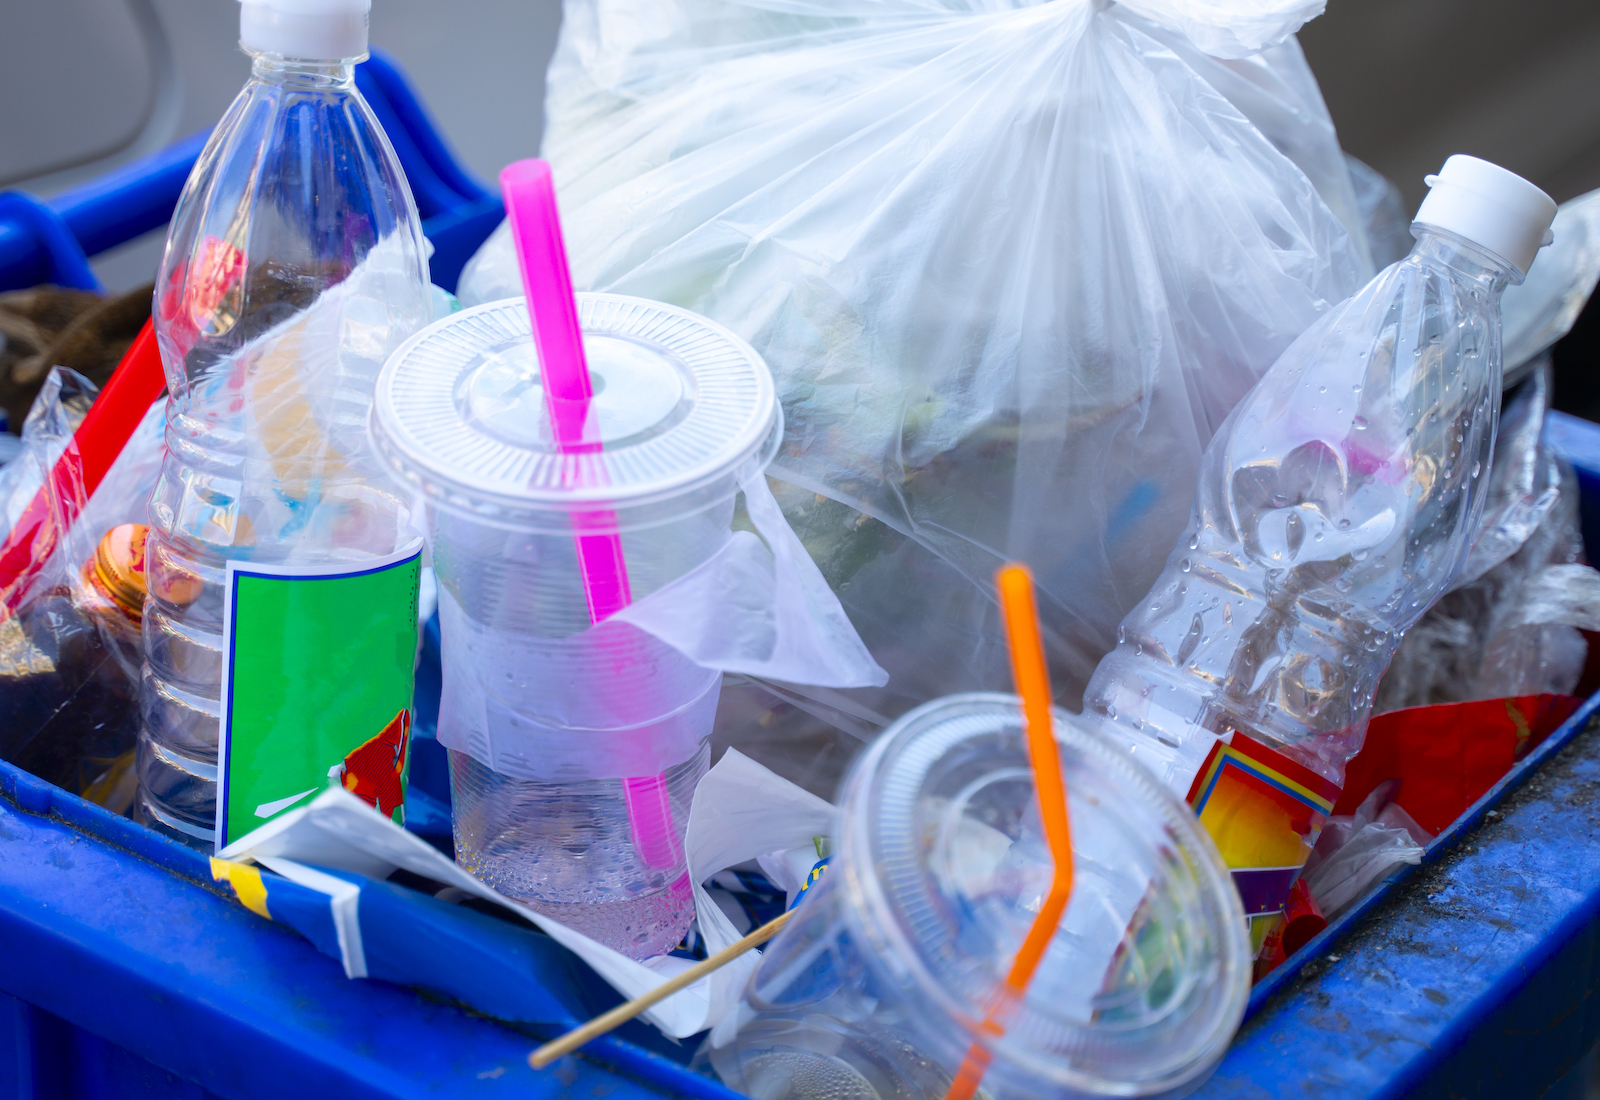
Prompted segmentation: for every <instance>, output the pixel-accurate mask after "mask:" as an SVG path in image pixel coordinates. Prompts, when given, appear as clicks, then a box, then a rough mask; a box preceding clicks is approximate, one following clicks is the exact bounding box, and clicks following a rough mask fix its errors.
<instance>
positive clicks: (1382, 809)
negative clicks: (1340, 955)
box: [1303, 779, 1433, 921]
mask: <svg viewBox="0 0 1600 1100" xmlns="http://www.w3.org/2000/svg"><path fill="white" fill-rule="evenodd" d="M1399 787H1400V781H1399V780H1398V779H1391V780H1389V781H1388V782H1386V783H1380V784H1379V785H1378V786H1377V787H1376V788H1374V789H1373V792H1372V793H1371V794H1369V795H1368V796H1367V797H1366V798H1365V799H1364V800H1363V801H1362V803H1361V806H1360V807H1359V808H1358V809H1357V810H1356V812H1355V813H1354V814H1352V815H1350V816H1348V817H1346V816H1344V815H1342V814H1341V815H1339V816H1337V817H1330V818H1329V819H1328V823H1327V824H1326V825H1324V826H1323V827H1322V835H1321V837H1320V838H1318V840H1317V846H1316V848H1315V849H1313V851H1312V853H1311V858H1310V859H1308V860H1306V869H1305V871H1304V872H1303V875H1304V878H1305V883H1306V886H1307V888H1308V889H1310V891H1311V897H1312V898H1313V899H1314V900H1315V901H1316V903H1317V908H1318V909H1320V910H1322V915H1323V916H1324V917H1326V918H1327V919H1328V920H1330V921H1332V920H1337V919H1338V917H1339V915H1340V914H1341V913H1343V912H1344V911H1345V910H1346V909H1348V908H1350V906H1351V904H1352V903H1354V902H1355V901H1357V900H1358V899H1359V898H1361V897H1362V896H1363V895H1365V894H1366V892H1367V891H1368V890H1369V889H1371V888H1372V884H1373V883H1375V882H1377V881H1378V880H1379V879H1381V878H1384V877H1385V876H1387V875H1388V874H1389V873H1390V872H1392V871H1393V870H1394V869H1395V868H1396V867H1398V866H1400V865H1401V864H1402V863H1411V864H1417V863H1421V862H1422V853H1423V850H1424V849H1425V848H1427V846H1428V841H1430V840H1432V839H1433V837H1432V835H1431V834H1429V832H1428V831H1427V830H1426V829H1424V828H1423V827H1422V826H1421V825H1418V824H1417V823H1416V822H1415V821H1414V820H1412V817H1411V815H1410V814H1408V813H1406V812H1405V810H1404V809H1402V808H1401V807H1400V805H1399V804H1398V803H1396V802H1392V801H1390V800H1391V799H1392V798H1393V797H1394V795H1395V793H1396V792H1397V791H1398V790H1399Z"/></svg>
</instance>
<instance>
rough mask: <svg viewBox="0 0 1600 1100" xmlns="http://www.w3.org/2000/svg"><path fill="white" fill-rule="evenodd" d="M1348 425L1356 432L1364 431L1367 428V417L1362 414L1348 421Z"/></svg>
mask: <svg viewBox="0 0 1600 1100" xmlns="http://www.w3.org/2000/svg"><path fill="white" fill-rule="evenodd" d="M1350 426H1351V427H1352V428H1354V429H1355V430H1356V431H1358V432H1364V431H1366V430H1367V418H1366V417H1364V416H1358V417H1356V418H1355V419H1354V420H1352V421H1350Z"/></svg>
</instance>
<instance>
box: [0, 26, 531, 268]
mask: <svg viewBox="0 0 1600 1100" xmlns="http://www.w3.org/2000/svg"><path fill="white" fill-rule="evenodd" d="M356 86H357V87H358V88H360V89H361V94H362V95H363V96H365V97H366V99H367V101H368V103H370V104H371V106H372V110H373V113H374V114H375V115H377V117H378V121H379V122H380V123H381V124H382V125H383V128H384V130H385V131H387V133H388V135H389V140H390V142H391V143H392V144H393V145H394V149H395V154H396V155H397V156H398V157H399V158H400V164H401V167H402V168H403V169H404V170H405V174H406V180H407V182H408V183H409V184H410V185H411V191H412V194H413V195H414V196H415V197H416V200H417V210H418V213H419V214H421V216H422V218H423V227H422V229H423V232H424V233H425V234H426V235H427V236H428V238H429V240H431V241H432V242H433V245H434V256H433V259H432V260H431V261H430V263H429V267H430V271H431V274H432V278H433V281H434V282H436V283H438V284H439V285H440V286H442V287H444V288H445V289H446V290H451V291H453V290H454V289H455V286H456V280H457V278H458V277H459V276H460V273H461V267H462V265H463V264H465V263H466V261H467V260H468V259H469V258H470V257H471V255H472V253H473V252H475V251H477V248H478V246H479V245H480V244H482V243H483V241H484V238H486V237H487V236H488V235H489V233H490V232H491V231H492V230H493V229H494V227H495V226H496V225H498V224H499V223H500V220H501V218H503V217H504V211H503V210H502V208H501V206H500V200H499V199H498V198H497V197H496V196H495V195H493V194H492V193H491V192H490V191H488V190H487V189H486V188H485V187H484V185H483V184H482V183H480V182H479V181H478V180H476V179H475V178H474V177H473V176H472V175H471V173H469V172H468V171H466V169H464V168H462V167H461V165H460V163H459V162H458V161H457V160H456V158H455V155H454V154H453V153H452V152H451V150H450V148H449V146H448V145H447V144H446V143H445V140H444V138H443V137H441V136H440V134H439V131H438V130H437V129H436V128H435V127H434V125H433V121H432V120H431V119H430V118H429V117H428V112H427V110H426V108H425V107H424V106H423V105H422V102H421V101H420V100H419V99H418V98H417V96H416V93H415V92H414V91H413V90H412V88H411V85H410V83H409V81H408V80H407V79H406V76H405V73H404V71H403V70H402V69H401V68H400V66H399V65H398V63H396V62H395V60H394V59H393V58H392V57H390V56H389V55H388V54H386V53H384V52H383V51H382V50H373V51H372V56H371V57H370V58H369V59H368V60H367V61H365V62H363V63H362V64H360V65H357V66H356ZM210 136H211V131H210V130H202V131H200V132H199V133H197V134H191V135H190V136H188V137H186V138H184V139H183V140H182V141H179V142H176V143H175V144H173V145H170V146H168V147H167V148H165V149H163V150H161V151H160V152H158V153H154V154H152V155H150V156H148V157H145V158H143V159H141V160H137V161H134V162H132V163H131V164H126V165H123V166H122V167H120V168H117V169H114V170H113V171H111V172H108V173H106V174H105V175H104V176H101V177H99V178H98V179H95V180H93V181H91V182H90V183H86V184H84V185H83V186H81V187H76V188H73V189H72V190H70V191H64V192H62V193H61V194H59V195H56V196H55V197H53V198H51V199H50V200H48V201H41V200H39V199H37V198H35V197H33V196H32V195H27V194H25V193H23V192H17V191H12V192H5V193H4V194H3V195H0V290H12V289H17V288H21V287H29V286H34V285H36V284H38V283H45V282H53V283H56V284H57V285H60V286H72V287H79V288H82V289H85V290H99V289H100V284H99V281H98V280H97V279H96V278H95V276H94V272H93V271H92V270H91V269H90V268H89V264H88V257H90V256H94V255H98V254H99V253H101V252H104V251H105V250H106V249H108V248H114V247H116V246H117V245H119V244H123V243H125V242H127V241H131V240H133V239H134V238H135V237H138V236H141V235H142V234H145V233H148V232H150V231H151V230H153V229H158V228H160V227H161V226H163V225H165V224H166V223H167V222H168V221H170V220H171V219H172V211H173V208H174V207H176V206H177V205H178V197H179V196H180V195H181V194H182V193H183V186H184V183H185V182H186V181H187V180H188V178H189V173H190V171H192V170H193V168H194V163H195V161H196V160H197V159H198V158H199V156H200V151H201V149H203V148H204V147H205V143H206V139H207V138H209V137H210ZM151 274H152V276H153V275H154V272H152V273H151Z"/></svg>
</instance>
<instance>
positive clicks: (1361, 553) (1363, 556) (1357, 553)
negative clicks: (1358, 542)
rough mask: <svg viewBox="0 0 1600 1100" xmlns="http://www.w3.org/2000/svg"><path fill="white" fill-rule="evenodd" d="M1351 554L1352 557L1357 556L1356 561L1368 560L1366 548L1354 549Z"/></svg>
mask: <svg viewBox="0 0 1600 1100" xmlns="http://www.w3.org/2000/svg"><path fill="white" fill-rule="evenodd" d="M1350 556H1351V557H1352V558H1355V559H1356V561H1366V560H1367V552H1366V550H1356V551H1353V552H1352V553H1351V554H1350Z"/></svg>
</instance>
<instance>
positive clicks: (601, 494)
mask: <svg viewBox="0 0 1600 1100" xmlns="http://www.w3.org/2000/svg"><path fill="white" fill-rule="evenodd" d="M578 306H579V319H580V323H581V324H582V326H583V328H584V346H585V352H586V355H587V357H588V361H589V372H590V383H591V388H592V390H593V394H594V396H593V399H592V401H591V402H590V403H589V406H588V410H587V412H588V416H587V420H586V421H585V423H586V427H587V430H586V432H585V438H586V440H589V441H592V443H591V445H588V446H585V447H582V448H579V449H578V450H577V452H576V453H575V452H574V451H573V449H571V448H569V449H568V450H566V451H563V450H562V449H561V448H560V447H558V446H557V445H556V442H555V437H554V433H553V432H552V431H551V424H550V417H549V413H548V410H547V407H546V399H545V394H544V389H543V378H542V373H541V367H540V363H539V360H538V355H537V353H536V351H535V347H534V344H533V340H532V337H531V334H530V326H529V323H528V316H527V310H526V307H525V305H524V304H523V303H522V301H521V300H520V299H518V300H511V301H506V302H495V303H489V304H488V305H485V306H479V307H476V308H474V309H470V310H464V311H462V312H460V313H457V314H453V315H452V316H450V317H448V318H445V319H444V320H442V321H440V322H438V323H436V324H435V325H433V326H432V327H430V328H429V329H427V330H424V332H422V333H420V334H419V335H418V336H417V337H415V338H414V339H413V340H412V341H411V342H410V343H408V344H407V345H406V346H405V347H403V348H401V349H400V350H399V351H398V352H397V353H396V354H395V356H394V357H393V358H392V359H391V360H390V362H389V363H388V365H386V366H385V368H384V372H383V375H382V377H381V378H380V379H379V383H378V397H377V403H376V405H375V408H374V412H373V417H372V435H373V439H374V444H375V449H376V450H377V451H378V453H379V454H380V455H382V456H383V457H384V460H385V462H386V463H387V464H388V465H389V466H390V467H391V468H392V469H393V471H394V472H395V474H396V476H397V477H398V478H399V479H400V480H401V481H402V482H403V483H406V484H409V485H410V486H411V487H412V489H413V490H414V491H415V492H417V493H418V494H419V495H421V496H422V498H423V499H424V500H426V501H427V513H428V524H429V542H430V546H431V549H432V554H433V563H434V568H435V571H436V573H437V575H438V580H439V589H440V597H439V598H440V619H441V626H442V628H443V629H442V641H443V658H444V673H445V686H444V697H443V700H442V705H441V719H440V734H439V737H440V740H441V742H443V743H444V744H445V745H446V746H447V747H448V748H449V749H450V750H451V751H450V770H451V787H452V800H453V807H452V811H453V812H452V816H453V821H454V827H455V839H456V853H457V859H458V860H459V861H460V862H461V863H462V865H463V866H465V867H467V868H468V869H469V870H471V871H472V872H473V873H474V874H476V875H478V876H479V877H480V878H482V879H484V880H485V881H486V882H488V883H489V884H490V885H492V886H494V887H495V888H497V889H499V890H501V891H502V892H504V893H506V894H508V895H510V896H512V897H516V898H519V899H521V900H524V901H526V902H528V903H529V904H530V905H532V906H533V907H535V908H537V909H539V910H541V911H543V912H545V913H548V914H549V915H550V916H551V917H553V918H554V919H556V920H559V921H561V922H562V923H564V924H567V925H569V926H570V927H573V928H576V929H578V930H580V931H582V932H584V933H585V934H587V935H589V936H591V937H592V938H594V939H596V940H598V941H600V942H601V943H605V944H607V945H608V946H611V947H613V948H615V949H617V950H618V951H621V952H623V953H624V954H627V955H630V956H632V957H635V958H645V957H648V956H650V955H655V954H660V953H663V952H665V951H669V950H671V949H672V948H673V947H675V946H677V944H678V942H679V941H680V940H681V938H682V936H683V934H684V932H685V931H686V930H687V928H688V925H689V922H690V921H691V920H692V919H693V915H694V907H693V899H692V897H691V891H690V890H689V885H688V879H687V865H686V857H685V853H684V851H683V831H684V828H685V827H686V825H687V818H688V808H689V799H690V797H691V796H692V794H693V791H694V788H695V785H696V784H697V783H698V782H699V780H700V778H701V777H702V776H703V775H704V774H705V771H706V768H707V763H708V760H709V737H710V733H711V725H712V721H713V720H714V717H715V712H716V700H717V693H718V691H719V690H720V676H719V675H718V674H716V673H714V672H709V671H707V670H705V669H702V668H699V667H698V666H695V665H693V664H692V662H689V661H688V659H687V658H685V657H683V656H682V655H681V654H678V653H677V651H675V650H672V649H671V648H670V647H668V646H666V644H665V643H662V642H660V641H659V640H657V639H654V638H653V637H651V636H649V635H647V634H645V633H644V632H643V631H640V630H638V629H637V628H633V627H631V626H628V625H627V624H624V623H613V622H606V623H602V624H599V625H594V624H593V623H592V621H591V612H590V604H589V598H588V593H587V590H586V587H585V584H586V581H585V577H584V574H583V571H582V569H581V568H580V555H579V553H578V549H577V546H578V543H577V541H576V536H577V535H578V534H579V533H580V531H581V532H584V533H589V534H592V533H594V532H596V531H599V532H601V533H602V534H614V535H615V536H616V537H617V539H618V542H619V544H620V547H621V556H622V559H623V562H624V563H625V569H626V576H627V583H628V588H629V590H630V592H631V597H632V601H633V602H635V603H637V602H638V601H640V600H643V599H646V598H648V597H649V596H650V595H651V594H652V593H654V592H656V591H657V590H659V589H660V588H662V587H663V586H664V585H667V584H670V583H671V582H672V581H674V580H676V579H678V578H679V577H682V576H684V575H685V574H686V573H689V572H691V571H692V570H694V569H696V568H698V567H699V566H701V565H704V564H705V563H706V562H707V561H709V560H710V559H711V558H712V557H713V556H714V555H715V554H716V553H717V552H718V551H719V550H720V549H721V548H722V547H723V546H724V545H726V543H727V542H728V540H729V538H730V537H731V534H732V521H733V509H734V497H735V495H736V493H737V492H738V484H739V478H740V477H741V476H750V475H751V474H752V473H754V472H756V471H759V470H760V469H762V468H764V467H765V465H766V463H767V462H768V461H770V459H771V456H772V453H773V451H774V450H775V448H776V443H777V438H778V436H779V434H781V417H780V414H779V412H778V406H777V400H776V396H775V393H774V388H773V384H772V379H771V375H770V374H769V373H768V372H767V369H766V366H765V364H763V363H762V362H761V360H760V358H759V356H757V355H756V354H755V352H754V351H752V350H750V348H749V347H748V345H746V344H744V343H743V342H742V341H740V340H738V338H737V337H734V336H733V335H732V334H731V333H728V332H727V331H726V330H725V329H722V328H720V327H719V326H717V325H715V324H713V323H712V322H709V321H706V320H705V319H704V318H699V317H697V316H695V315H694V314H691V313H688V312H686V311H684V310H679V309H676V308H674V307H671V306H664V305H661V304H659V303H654V302H646V301H643V300H640V299H631V298H623V297H619V296H614V295H587V294H585V295H579V296H578Z"/></svg>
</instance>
